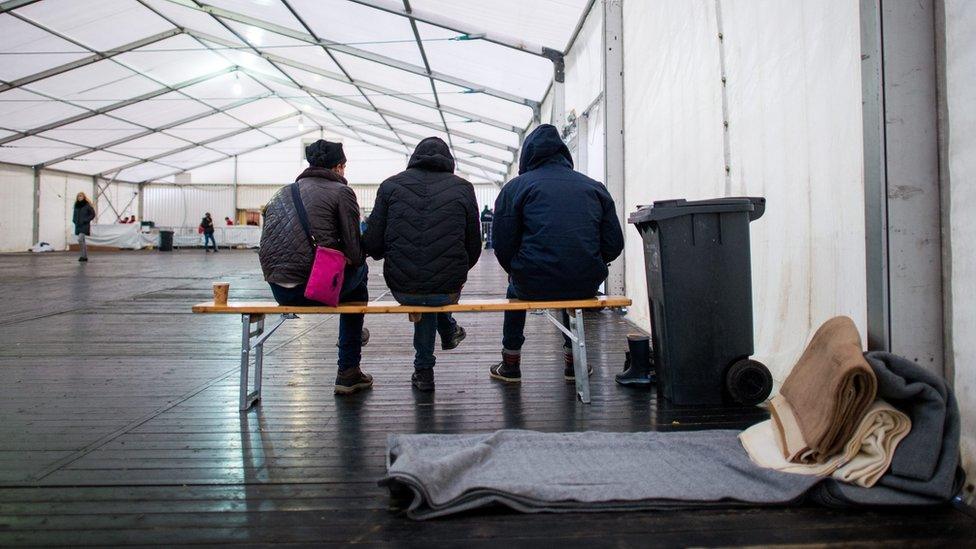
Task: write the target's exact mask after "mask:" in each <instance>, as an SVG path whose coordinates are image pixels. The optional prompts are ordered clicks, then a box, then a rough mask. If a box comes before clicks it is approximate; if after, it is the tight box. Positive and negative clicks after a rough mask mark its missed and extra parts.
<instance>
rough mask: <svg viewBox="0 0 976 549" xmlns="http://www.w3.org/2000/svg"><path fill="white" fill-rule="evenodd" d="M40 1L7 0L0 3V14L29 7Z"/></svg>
mask: <svg viewBox="0 0 976 549" xmlns="http://www.w3.org/2000/svg"><path fill="white" fill-rule="evenodd" d="M40 1H41V0H8V1H7V2H0V13H7V12H8V11H12V10H15V9H17V8H22V7H24V6H29V5H31V4H35V3H37V2H40Z"/></svg>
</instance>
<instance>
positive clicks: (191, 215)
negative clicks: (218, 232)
mask: <svg viewBox="0 0 976 549" xmlns="http://www.w3.org/2000/svg"><path fill="white" fill-rule="evenodd" d="M143 192H144V195H143V217H145V219H146V220H147V221H154V222H156V226H162V227H196V226H197V225H198V224H199V223H200V219H202V218H203V214H205V213H207V212H210V215H212V216H213V218H214V219H216V220H218V221H220V220H222V219H224V217H230V218H232V219H233V218H234V217H235V212H234V189H233V187H230V186H226V185H214V186H212V187H211V186H185V187H181V186H175V185H146V187H145V188H144V190H143Z"/></svg>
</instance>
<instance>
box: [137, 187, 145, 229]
mask: <svg viewBox="0 0 976 549" xmlns="http://www.w3.org/2000/svg"><path fill="white" fill-rule="evenodd" d="M138 189H139V190H138V192H139V202H137V203H136V204H137V205H136V212H137V213H136V215H137V216H138V217H139V221H140V222H142V221H145V220H146V217H145V216H146V214H145V211H146V199H145V194H144V191H145V190H146V184H145V183H139V185H138Z"/></svg>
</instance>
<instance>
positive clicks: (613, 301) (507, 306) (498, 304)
mask: <svg viewBox="0 0 976 549" xmlns="http://www.w3.org/2000/svg"><path fill="white" fill-rule="evenodd" d="M630 305H631V300H630V298H628V297H626V296H619V295H617V296H603V297H597V298H593V299H576V300H566V301H520V300H518V299H462V300H461V301H460V302H458V303H455V304H454V305H445V306H443V307H421V306H417V305H400V304H398V303H395V302H371V303H343V304H340V305H339V306H338V307H326V306H324V305H323V306H321V307H294V306H282V305H278V304H277V303H275V302H273V301H237V302H234V301H232V302H229V303H227V304H226V305H215V304H214V303H213V302H212V301H209V302H206V303H198V304H196V305H194V306H193V312H194V313H208V314H238V315H245V314H247V315H256V314H285V313H299V314H313V315H314V314H336V313H354V314H355V313H363V314H398V313H399V314H407V313H432V312H440V313H458V312H487V311H530V310H540V309H602V308H604V307H629V306H630Z"/></svg>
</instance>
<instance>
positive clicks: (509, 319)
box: [502, 284, 573, 351]
mask: <svg viewBox="0 0 976 549" xmlns="http://www.w3.org/2000/svg"><path fill="white" fill-rule="evenodd" d="M505 297H507V298H509V299H524V300H526V301H534V300H541V299H543V298H541V297H533V296H527V295H517V294H516V293H515V287H514V286H512V285H511V284H509V285H508V291H507V292H506V293H505ZM561 312H562V321H563V326H566V328H567V329H568V328H569V313H568V312H567V311H566V309H562V311H561ZM524 343H525V311H505V321H504V324H502V347H504V348H505V349H506V350H508V351H520V350H522V344H524ZM563 345H564V346H565V347H567V348H571V347H572V346H573V340H571V339H569V336H567V335H566V334H563Z"/></svg>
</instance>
